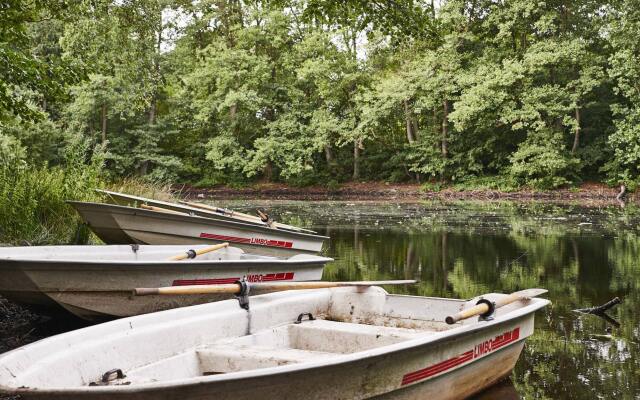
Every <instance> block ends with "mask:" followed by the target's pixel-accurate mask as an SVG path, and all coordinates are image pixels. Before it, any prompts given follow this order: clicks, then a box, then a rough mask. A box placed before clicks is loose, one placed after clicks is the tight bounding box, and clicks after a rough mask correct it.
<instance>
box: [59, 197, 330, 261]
mask: <svg viewBox="0 0 640 400" xmlns="http://www.w3.org/2000/svg"><path fill="white" fill-rule="evenodd" d="M68 203H69V204H71V205H72V206H73V207H74V208H75V209H76V211H78V213H79V214H80V216H81V217H82V218H83V219H84V221H85V222H86V223H87V224H88V225H89V227H90V228H91V230H92V231H93V232H94V233H95V234H96V235H97V236H98V237H99V238H100V239H102V240H103V241H104V242H105V243H107V244H130V243H137V244H155V245H173V244H186V245H191V244H195V243H208V244H212V243H222V242H229V243H231V244H232V245H233V246H236V247H239V248H242V249H244V250H246V251H247V252H250V253H254V254H264V255H272V256H291V255H294V254H301V253H307V254H317V253H319V252H320V251H321V250H322V244H323V242H324V241H325V240H327V239H329V238H328V237H326V236H321V235H318V234H315V233H311V232H310V231H306V230H304V231H303V230H291V229H281V228H276V227H271V226H268V225H265V224H255V223H251V222H246V221H242V220H238V219H233V218H228V217H224V216H219V215H215V214H211V213H208V214H202V213H200V211H201V210H197V209H193V210H191V211H189V210H188V208H189V207H186V208H187V209H182V211H181V212H178V211H174V210H169V209H168V208H166V209H164V210H165V211H161V210H160V208H159V207H155V206H149V207H150V208H152V209H142V208H138V207H130V206H122V205H115V204H106V203H90V202H77V201H69V202H68ZM153 204H157V202H155V203H153ZM180 207H182V206H180Z"/></svg>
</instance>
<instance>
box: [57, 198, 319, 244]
mask: <svg viewBox="0 0 640 400" xmlns="http://www.w3.org/2000/svg"><path fill="white" fill-rule="evenodd" d="M67 203H69V204H71V205H72V206H74V208H75V205H78V204H79V205H85V206H86V205H89V206H92V207H96V208H105V209H109V208H113V209H115V210H117V211H120V212H119V214H125V215H135V214H136V213H140V214H141V215H144V216H152V217H160V218H164V219H169V220H183V219H185V218H189V219H194V220H197V221H198V222H204V223H205V224H207V225H212V224H223V225H225V224H226V225H231V226H232V227H233V226H235V225H240V226H242V227H243V228H247V229H250V230H255V231H265V232H270V233H272V232H276V233H278V234H285V235H289V236H298V237H305V238H313V239H322V241H325V240H329V239H330V237H329V236H323V235H319V234H313V233H307V232H297V231H292V230H286V229H278V228H272V227H269V226H266V225H257V224H252V223H249V222H244V221H236V220H225V219H214V218H207V217H202V216H198V215H189V214H186V213H184V215H178V214H170V213H164V212H162V211H154V210H145V209H143V208H137V207H131V206H123V205H119V204H109V203H97V202H91V201H75V200H67ZM76 211H78V212H80V210H78V209H77V208H76ZM93 212H98V210H94V211H93ZM100 212H103V213H111V212H113V211H111V210H100ZM236 229H239V228H236Z"/></svg>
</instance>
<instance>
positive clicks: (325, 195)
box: [175, 182, 636, 204]
mask: <svg viewBox="0 0 640 400" xmlns="http://www.w3.org/2000/svg"><path fill="white" fill-rule="evenodd" d="M175 189H177V190H179V191H180V192H181V194H182V195H183V196H186V197H189V198H200V199H212V200H215V199H235V198H242V199H274V200H401V201H420V200H437V199H441V200H512V201H550V202H568V203H571V202H585V203H589V204H600V203H611V204H618V201H617V200H616V195H617V194H618V192H619V190H618V188H610V187H608V186H606V185H603V184H596V183H589V184H584V185H582V186H580V187H577V188H570V189H556V190H548V191H535V190H520V191H516V192H500V191H497V190H466V191H459V190H455V189H443V190H440V191H425V190H424V189H423V188H422V186H421V185H418V184H386V183H380V182H366V183H347V184H343V185H341V186H340V187H338V188H335V189H328V188H327V187H324V186H309V187H294V186H288V185H284V184H277V183H268V184H256V185H253V186H249V187H244V188H231V187H228V186H218V187H213V188H196V187H193V186H190V185H176V186H175ZM635 197H636V195H635V193H630V194H627V196H626V198H625V201H627V202H634V201H635V200H636V198H635Z"/></svg>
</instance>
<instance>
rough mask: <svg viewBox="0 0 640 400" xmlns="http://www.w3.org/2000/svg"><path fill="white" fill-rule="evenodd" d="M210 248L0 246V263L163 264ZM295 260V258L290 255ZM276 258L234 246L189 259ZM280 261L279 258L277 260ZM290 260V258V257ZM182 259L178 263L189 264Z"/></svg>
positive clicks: (181, 246) (199, 246)
mask: <svg viewBox="0 0 640 400" xmlns="http://www.w3.org/2000/svg"><path fill="white" fill-rule="evenodd" d="M209 246H210V245H206V244H205V245H191V246H189V245H172V246H157V245H156V246H149V245H105V246H37V247H6V248H2V247H0V260H3V259H4V260H50V261H57V260H60V261H87V260H91V261H167V260H168V259H169V258H170V257H172V256H176V255H180V254H184V253H186V252H187V251H189V250H198V249H202V248H206V247H209ZM293 257H297V256H293ZM277 259H279V258H278V257H271V256H263V255H257V254H248V253H245V252H244V251H243V250H242V249H239V248H237V247H226V248H223V249H219V250H215V251H212V252H210V253H205V254H201V255H199V256H197V257H196V258H195V259H193V260H197V261H204V260H208V261H212V260H225V261H228V260H277ZM280 259H282V258H280ZM290 259H291V257H290ZM189 261H191V260H182V261H179V262H183V263H184V262H189Z"/></svg>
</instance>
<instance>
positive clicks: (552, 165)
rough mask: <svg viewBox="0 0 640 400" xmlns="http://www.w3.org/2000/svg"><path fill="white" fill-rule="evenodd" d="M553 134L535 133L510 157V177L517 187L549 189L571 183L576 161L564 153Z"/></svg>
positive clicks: (559, 140) (560, 139)
mask: <svg viewBox="0 0 640 400" xmlns="http://www.w3.org/2000/svg"><path fill="white" fill-rule="evenodd" d="M563 147H564V146H563V144H562V138H561V137H560V135H559V134H557V133H555V132H539V134H538V135H535V136H533V135H531V136H529V137H528V138H527V140H525V141H524V142H522V143H521V144H520V147H519V148H518V150H516V152H515V153H513V156H512V157H511V168H510V171H509V172H510V175H511V176H512V177H513V178H514V179H516V181H518V182H519V183H521V184H524V185H529V186H532V187H534V188H537V189H553V188H556V187H558V186H562V185H565V184H568V183H571V181H570V179H569V177H570V176H571V175H572V173H571V172H572V171H573V170H575V169H576V167H577V165H578V163H579V161H578V160H577V159H575V158H571V157H570V156H569V155H568V154H567V153H566V152H564V151H563V150H564V148H563Z"/></svg>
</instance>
